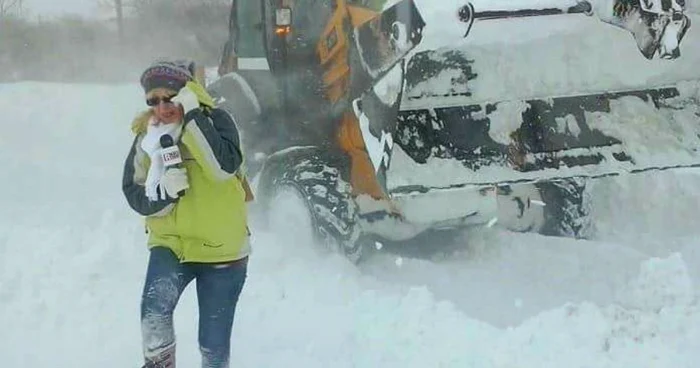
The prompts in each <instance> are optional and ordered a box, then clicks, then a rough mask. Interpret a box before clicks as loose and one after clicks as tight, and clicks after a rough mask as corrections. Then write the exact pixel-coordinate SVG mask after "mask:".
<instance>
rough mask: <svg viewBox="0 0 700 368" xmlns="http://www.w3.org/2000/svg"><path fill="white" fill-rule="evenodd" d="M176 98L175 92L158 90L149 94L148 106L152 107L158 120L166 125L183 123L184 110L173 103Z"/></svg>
mask: <svg viewBox="0 0 700 368" xmlns="http://www.w3.org/2000/svg"><path fill="white" fill-rule="evenodd" d="M173 97H175V93H174V92H173V91H170V90H167V89H163V88H157V89H154V90H153V91H151V92H149V93H148V96H147V98H146V104H148V106H151V108H152V109H153V114H154V115H155V117H156V119H157V120H158V121H160V122H162V123H165V124H173V123H179V122H180V121H182V108H181V107H180V105H178V104H175V103H174V102H171V101H170V99H171V98H173Z"/></svg>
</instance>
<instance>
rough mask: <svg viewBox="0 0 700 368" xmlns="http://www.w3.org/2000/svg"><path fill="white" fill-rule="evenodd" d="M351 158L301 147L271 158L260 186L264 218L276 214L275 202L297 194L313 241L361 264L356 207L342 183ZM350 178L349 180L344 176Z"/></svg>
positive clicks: (349, 189) (345, 185) (263, 173)
mask: <svg viewBox="0 0 700 368" xmlns="http://www.w3.org/2000/svg"><path fill="white" fill-rule="evenodd" d="M345 168H349V158H348V157H346V156H345V155H344V154H342V153H340V152H338V153H336V152H331V151H328V150H325V149H322V148H320V147H300V148H294V149H290V150H285V151H282V152H278V153H275V154H273V155H271V156H270V157H269V158H268V160H267V161H266V162H265V165H264V167H263V169H262V172H261V173H260V178H259V183H258V193H259V195H258V198H260V200H261V203H262V205H263V211H262V212H263V213H262V214H263V216H266V217H267V216H269V215H270V212H269V211H271V210H273V205H274V203H273V201H274V198H276V197H277V198H279V196H280V195H288V194H290V193H292V194H296V195H297V196H298V197H299V198H300V199H302V201H303V203H304V204H305V207H306V208H307V210H308V214H309V217H310V221H311V222H310V225H311V227H312V229H313V233H314V234H313V240H314V241H315V242H316V243H318V244H321V245H323V246H324V247H326V248H328V249H330V250H331V251H335V252H339V253H341V254H343V255H345V256H346V257H347V258H348V259H350V260H351V261H352V262H353V263H357V262H359V261H360V259H361V258H362V255H363V250H364V245H363V243H364V242H363V241H362V240H361V231H360V226H359V222H358V209H357V204H356V203H355V201H354V200H353V198H352V195H351V194H352V190H351V187H350V184H349V183H348V182H347V181H346V180H345V179H343V177H344V175H345V172H344V171H345ZM345 177H347V176H345Z"/></svg>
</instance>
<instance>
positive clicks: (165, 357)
mask: <svg viewBox="0 0 700 368" xmlns="http://www.w3.org/2000/svg"><path fill="white" fill-rule="evenodd" d="M142 368H175V344H172V345H170V346H168V347H165V348H164V349H163V350H162V351H161V352H160V353H158V354H157V355H155V356H152V357H147V358H146V364H144V365H143V367H142Z"/></svg>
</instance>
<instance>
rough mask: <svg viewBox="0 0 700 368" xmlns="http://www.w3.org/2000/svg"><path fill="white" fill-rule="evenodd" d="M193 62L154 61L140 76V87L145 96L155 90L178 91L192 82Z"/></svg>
mask: <svg viewBox="0 0 700 368" xmlns="http://www.w3.org/2000/svg"><path fill="white" fill-rule="evenodd" d="M194 69H195V66H194V62H193V61H190V60H167V59H159V60H156V62H154V63H153V64H152V65H151V66H149V67H148V68H146V70H144V72H143V74H141V87H143V90H144V92H145V93H146V94H148V92H150V91H152V90H153V89H156V88H167V89H170V90H173V91H176V92H177V91H179V90H180V89H181V88H182V87H184V86H185V84H186V83H187V82H188V81H191V80H194V74H195V71H194Z"/></svg>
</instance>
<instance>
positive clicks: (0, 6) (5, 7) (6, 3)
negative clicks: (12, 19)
mask: <svg viewBox="0 0 700 368" xmlns="http://www.w3.org/2000/svg"><path fill="white" fill-rule="evenodd" d="M22 1H23V0H0V18H4V17H6V16H8V15H10V14H13V13H14V14H19V13H21V12H22Z"/></svg>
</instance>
